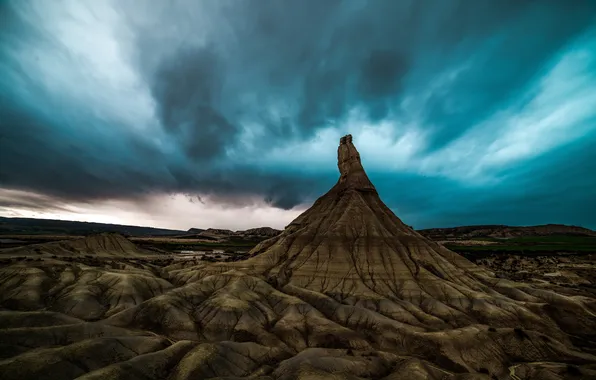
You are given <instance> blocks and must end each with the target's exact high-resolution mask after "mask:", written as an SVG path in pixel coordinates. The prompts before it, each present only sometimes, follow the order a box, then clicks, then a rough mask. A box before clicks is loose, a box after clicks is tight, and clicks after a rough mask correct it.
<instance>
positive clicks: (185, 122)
mask: <svg viewBox="0 0 596 380" xmlns="http://www.w3.org/2000/svg"><path fill="white" fill-rule="evenodd" d="M346 133H351V134H352V135H353V136H354V143H355V145H356V147H357V148H358V149H359V151H360V153H361V156H362V160H363V164H364V166H365V169H366V170H367V172H368V173H369V176H370V177H371V179H372V181H373V183H375V185H376V187H377V189H378V190H379V193H380V195H381V197H382V199H383V200H384V201H385V202H386V203H387V204H388V205H389V207H391V208H392V209H393V210H394V211H395V212H396V214H397V215H398V216H399V217H400V218H401V219H402V220H403V221H404V222H406V223H407V224H410V225H413V226H414V227H416V228H427V227H447V226H456V225H469V224H512V225H531V224H545V223H565V224H575V225H582V226H586V227H590V228H596V148H595V147H596V2H594V1H590V0H575V1H569V0H553V1H549V0H535V1H533V0H523V1H522V0H492V1H488V0H475V1H470V0H372V1H359V0H347V1H334V0H325V1H321V0H312V1H305V0H300V1H298V0H287V1H273V0H271V1H269V0H254V1H249V0H246V1H239V0H230V1H226V0H203V1H200V0H173V1H168V2H166V1H150V0H93V1H91V0H89V1H81V0H53V1H46V0H39V1H28V0H14V1H1V2H0V215H2V216H25V217H44V218H60V219H75V220H87V221H99V222H113V223H125V224H137V225H151V226H156V227H170V228H180V229H188V228H190V227H203V228H205V227H219V228H231V229H241V228H249V227H257V226H262V225H270V226H273V227H283V226H285V225H287V224H288V223H289V222H290V221H291V220H292V219H293V218H294V217H295V216H297V215H298V214H299V213H300V212H301V211H303V210H304V209H305V208H307V207H309V206H310V204H312V202H313V201H314V200H315V199H316V198H317V197H318V196H319V195H322V194H323V193H324V192H325V191H327V190H328V189H329V188H330V187H331V186H332V185H333V184H334V183H335V181H336V180H337V178H338V171H337V166H336V165H337V151H336V149H337V145H338V142H339V138H340V137H341V136H342V135H344V134H346Z"/></svg>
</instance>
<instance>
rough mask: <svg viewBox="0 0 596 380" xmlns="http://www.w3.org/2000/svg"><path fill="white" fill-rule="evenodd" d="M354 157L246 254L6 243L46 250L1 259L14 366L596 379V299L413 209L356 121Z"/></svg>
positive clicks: (75, 372)
mask: <svg viewBox="0 0 596 380" xmlns="http://www.w3.org/2000/svg"><path fill="white" fill-rule="evenodd" d="M338 160H339V170H340V174H341V177H340V179H339V181H338V182H337V184H336V185H335V186H334V187H333V188H332V189H331V190H330V191H329V192H328V193H327V194H325V195H324V196H322V197H321V198H319V199H318V200H317V201H316V202H315V204H314V205H313V206H312V207H311V208H310V209H309V210H307V211H306V212H304V213H303V214H302V215H300V216H299V217H298V218H297V219H296V220H294V221H293V222H292V223H291V224H290V225H289V226H288V227H286V229H285V230H284V232H283V233H281V234H280V235H278V236H276V237H274V238H272V239H269V240H266V241H264V242H262V243H261V244H260V245H258V246H257V247H255V248H254V249H253V250H252V252H251V257H250V258H249V259H247V260H244V261H240V262H233V263H200V264H197V263H195V262H194V261H182V260H181V261H172V260H169V259H164V257H163V256H158V255H156V254H155V252H145V251H143V250H141V249H139V248H137V247H136V246H134V245H133V244H132V243H130V242H129V241H127V240H126V239H124V238H123V237H121V236H118V235H101V236H93V237H88V238H86V239H83V240H80V241H70V242H62V243H49V244H44V245H38V246H28V247H25V248H21V249H13V250H11V251H10V252H4V253H3V254H12V255H27V254H28V253H31V252H32V251H35V252H36V254H38V255H41V257H44V260H43V261H26V262H17V263H11V264H10V265H5V266H3V267H2V268H1V269H0V301H1V305H0V306H1V307H2V311H0V356H1V359H0V378H2V379H55V380H58V379H74V378H77V379H139V380H141V379H143V380H144V379H172V380H179V379H180V380H181V379H213V378H219V379H284V380H285V379H288V380H289V379H387V380H390V379H414V380H415V379H516V380H517V379H595V378H596V356H595V355H596V345H595V344H594V340H596V300H595V299H593V298H589V297H586V296H581V295H577V296H574V295H570V294H572V293H569V292H567V293H565V294H564V295H563V294H559V293H556V292H553V291H551V290H549V289H546V288H540V287H537V286H536V285H528V284H524V283H518V282H512V281H509V280H506V279H500V278H497V277H496V276H495V275H494V274H493V273H492V272H490V271H488V270H486V269H484V268H482V267H479V266H476V265H474V264H473V263H471V262H470V261H468V260H466V259H465V258H463V257H461V256H459V255H457V254H456V253H454V252H451V251H449V250H447V249H446V248H444V247H443V246H441V245H438V244H436V243H434V242H431V241H429V240H427V239H425V238H424V237H422V236H421V235H419V234H418V233H416V232H414V231H413V230H412V229H410V228H409V227H408V226H406V225H405V224H403V223H402V222H401V220H399V219H398V218H397V217H396V216H395V215H394V214H393V213H392V212H391V211H390V210H389V208H387V207H386V206H385V205H384V204H383V202H382V201H381V200H380V198H379V196H378V194H377V192H376V190H375V188H374V186H373V185H372V184H371V182H370V181H369V179H368V177H367V175H366V173H365V172H364V169H363V168H362V165H361V162H360V156H359V154H358V152H357V151H356V148H355V147H354V145H353V144H352V141H351V137H350V136H349V135H348V136H346V137H344V138H342V140H341V142H340V146H339V150H338ZM47 255H53V256H55V258H46V257H47ZM85 255H87V256H92V257H93V258H92V259H86V260H79V258H81V257H87V256H85ZM67 259H68V260H67Z"/></svg>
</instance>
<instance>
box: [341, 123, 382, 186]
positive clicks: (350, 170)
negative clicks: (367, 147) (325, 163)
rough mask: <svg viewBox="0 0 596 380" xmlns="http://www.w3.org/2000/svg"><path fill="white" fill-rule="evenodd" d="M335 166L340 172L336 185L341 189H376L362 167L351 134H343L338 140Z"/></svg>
mask: <svg viewBox="0 0 596 380" xmlns="http://www.w3.org/2000/svg"><path fill="white" fill-rule="evenodd" d="M337 167H338V168H339V174H340V178H339V181H338V186H339V187H340V188H341V189H346V188H353V189H358V190H362V191H376V190H375V187H374V186H373V184H372V183H371V182H370V180H369V179H368V176H367V175H366V172H365V171H364V168H363V167H362V162H361V161H360V153H358V150H356V147H355V146H354V144H353V143H352V135H345V136H344V137H342V138H341V139H340V140H339V147H338V148H337Z"/></svg>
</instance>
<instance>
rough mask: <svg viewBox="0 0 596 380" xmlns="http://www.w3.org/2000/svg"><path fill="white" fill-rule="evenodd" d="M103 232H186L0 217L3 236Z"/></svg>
mask: <svg viewBox="0 0 596 380" xmlns="http://www.w3.org/2000/svg"><path fill="white" fill-rule="evenodd" d="M103 232H114V233H119V234H123V235H128V236H165V235H178V234H182V233H185V232H186V231H180V230H169V229H165V228H153V227H141V226H129V225H121V224H107V223H93V222H78V221H71V220H56V219H34V218H6V217H0V234H3V235H42V234H56V235H93V234H99V233H103Z"/></svg>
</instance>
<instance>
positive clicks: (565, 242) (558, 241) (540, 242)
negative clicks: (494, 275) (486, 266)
mask: <svg viewBox="0 0 596 380" xmlns="http://www.w3.org/2000/svg"><path fill="white" fill-rule="evenodd" d="M473 240H481V241H491V242H493V243H494V244H491V245H458V244H457V241H453V242H452V243H445V246H446V247H447V248H449V249H451V250H453V251H456V252H466V253H468V252H469V253H473V252H507V253H513V252H519V253H536V252H550V253H557V252H561V253H563V252H565V253H588V252H596V237H589V236H569V235H565V236H527V237H516V238H510V239H499V238H476V239H473Z"/></svg>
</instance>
